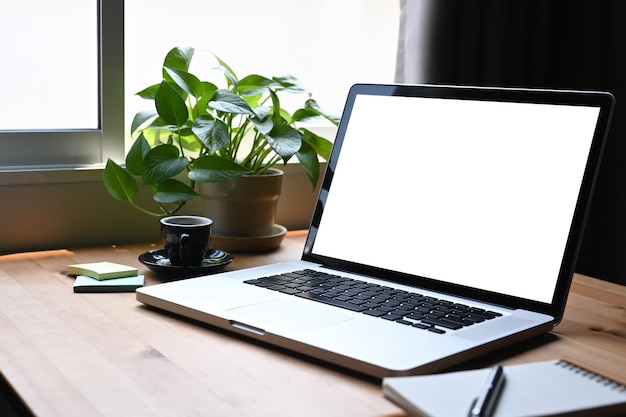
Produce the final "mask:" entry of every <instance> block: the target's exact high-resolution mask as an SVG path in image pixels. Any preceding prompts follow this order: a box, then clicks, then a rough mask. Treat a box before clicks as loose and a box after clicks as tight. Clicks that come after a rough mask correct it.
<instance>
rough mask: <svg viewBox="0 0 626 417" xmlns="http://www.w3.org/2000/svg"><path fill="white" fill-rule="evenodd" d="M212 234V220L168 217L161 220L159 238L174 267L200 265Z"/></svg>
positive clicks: (194, 217)
mask: <svg viewBox="0 0 626 417" xmlns="http://www.w3.org/2000/svg"><path fill="white" fill-rule="evenodd" d="M212 232H213V220H211V219H209V218H207V217H200V216H170V217H164V218H162V219H161V238H162V239H163V246H165V252H166V253H167V256H168V257H169V259H170V263H171V264H172V265H174V266H199V265H201V264H202V261H203V260H204V257H205V256H206V253H207V251H208V250H209V243H210V242H211V234H212Z"/></svg>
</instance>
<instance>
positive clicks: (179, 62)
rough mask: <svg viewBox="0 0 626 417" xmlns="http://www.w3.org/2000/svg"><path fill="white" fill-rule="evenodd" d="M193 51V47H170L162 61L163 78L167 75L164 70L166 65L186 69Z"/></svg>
mask: <svg viewBox="0 0 626 417" xmlns="http://www.w3.org/2000/svg"><path fill="white" fill-rule="evenodd" d="M194 52H195V50H194V48H189V47H182V48H181V47H176V48H173V49H171V50H170V51H169V52H168V53H167V55H166V56H165V60H164V61H163V78H165V79H167V76H168V74H167V71H165V68H166V67H167V68H173V69H177V70H182V71H188V70H189V64H190V63H191V58H193V54H194Z"/></svg>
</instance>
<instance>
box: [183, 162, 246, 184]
mask: <svg viewBox="0 0 626 417" xmlns="http://www.w3.org/2000/svg"><path fill="white" fill-rule="evenodd" d="M250 173H251V171H250V170H249V169H247V168H244V167H242V166H241V165H239V164H237V163H236V162H233V161H231V160H230V159H226V158H221V157H219V156H217V155H207V156H201V157H200V158H198V159H196V160H195V161H194V162H193V167H192V170H191V171H189V174H188V175H189V178H190V179H191V180H192V181H198V182H219V181H225V180H229V179H233V178H238V177H241V176H243V175H246V174H250Z"/></svg>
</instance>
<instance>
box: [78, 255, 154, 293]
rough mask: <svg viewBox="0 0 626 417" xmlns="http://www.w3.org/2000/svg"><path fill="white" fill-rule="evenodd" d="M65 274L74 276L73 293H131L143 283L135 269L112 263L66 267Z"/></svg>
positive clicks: (141, 276)
mask: <svg viewBox="0 0 626 417" xmlns="http://www.w3.org/2000/svg"><path fill="white" fill-rule="evenodd" d="M67 274H68V275H73V276H76V281H74V292H133V291H135V290H136V289H137V288H139V287H143V282H144V279H143V275H138V274H139V271H138V270H137V268H133V267H132V266H128V265H122V264H118V263H114V262H92V263H86V264H74V265H68V267H67Z"/></svg>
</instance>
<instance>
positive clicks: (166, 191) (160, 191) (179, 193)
mask: <svg viewBox="0 0 626 417" xmlns="http://www.w3.org/2000/svg"><path fill="white" fill-rule="evenodd" d="M199 196H200V194H198V193H197V192H195V191H194V190H193V188H191V187H190V186H188V185H187V184H185V183H183V182H180V181H178V180H175V179H169V180H165V181H163V182H162V183H159V184H157V186H156V193H155V194H154V196H153V198H154V201H156V202H157V203H164V204H168V203H182V202H183V201H187V200H191V199H192V198H196V197H199Z"/></svg>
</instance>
